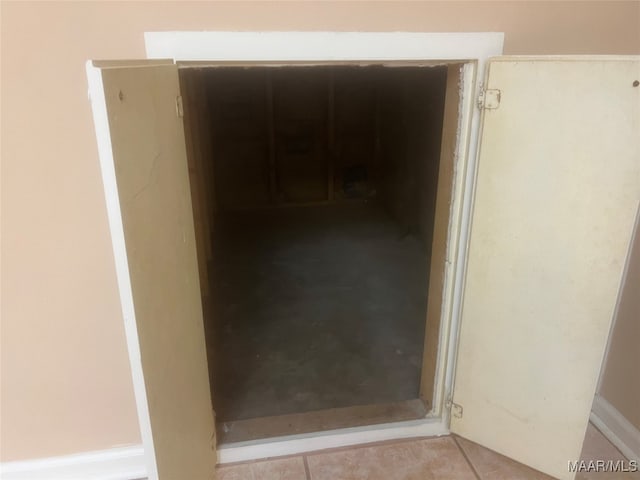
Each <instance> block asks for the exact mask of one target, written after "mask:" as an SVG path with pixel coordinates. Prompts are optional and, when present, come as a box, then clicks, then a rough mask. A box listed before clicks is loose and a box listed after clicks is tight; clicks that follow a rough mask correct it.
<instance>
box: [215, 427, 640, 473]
mask: <svg viewBox="0 0 640 480" xmlns="http://www.w3.org/2000/svg"><path fill="white" fill-rule="evenodd" d="M582 458H583V459H584V460H622V459H624V457H623V456H622V454H621V453H620V452H619V451H618V450H617V449H616V448H615V447H614V446H613V445H611V443H609V441H608V440H607V439H606V438H605V437H604V436H603V435H602V434H601V433H600V432H599V431H598V430H597V429H596V428H595V427H594V426H593V425H591V424H590V425H589V429H588V430H587V434H586V436H585V442H584V446H583V451H582ZM217 473H218V476H217V480H431V479H451V480H467V479H468V480H489V479H491V480H503V479H504V480H549V479H551V477H549V476H547V475H544V474H542V473H540V472H537V471H535V470H532V469H530V468H528V467H526V466H524V465H522V464H519V463H517V462H514V461H512V460H509V459H508V458H505V457H503V456H502V455H498V454H497V453H494V452H492V451H490V450H487V449H486V448H483V447H481V446H479V445H477V444H475V443H473V442H470V441H468V440H465V439H463V438H460V437H454V436H449V437H439V438H426V439H417V440H398V441H394V442H385V443H379V444H375V445H362V446H355V447H350V448H341V449H335V450H327V451H319V452H313V453H309V454H306V455H298V456H292V457H286V458H277V459H272V460H264V461H254V462H247V463H239V464H234V465H222V466H219V467H218V469H217ZM592 479H598V480H637V479H640V473H617V474H606V473H605V474H602V473H590V474H579V475H578V476H577V477H576V480H592Z"/></svg>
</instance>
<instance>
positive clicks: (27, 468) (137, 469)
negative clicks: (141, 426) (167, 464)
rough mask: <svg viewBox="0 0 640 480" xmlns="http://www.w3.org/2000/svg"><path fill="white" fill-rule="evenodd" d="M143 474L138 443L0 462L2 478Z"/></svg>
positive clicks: (101, 478) (88, 479)
mask: <svg viewBox="0 0 640 480" xmlns="http://www.w3.org/2000/svg"><path fill="white" fill-rule="evenodd" d="M146 476H147V469H146V466H145V461H144V449H143V447H142V445H133V446H131V447H120V448H111V449H109V450H100V451H95V452H86V453H78V454H74V455H65V456H60V457H51V458H38V459H35V460H23V461H16V462H5V463H1V464H0V478H2V480H134V479H139V478H145V477H146Z"/></svg>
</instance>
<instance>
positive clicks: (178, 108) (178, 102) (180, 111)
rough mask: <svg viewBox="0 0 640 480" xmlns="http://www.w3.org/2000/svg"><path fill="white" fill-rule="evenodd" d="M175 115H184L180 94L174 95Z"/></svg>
mask: <svg viewBox="0 0 640 480" xmlns="http://www.w3.org/2000/svg"><path fill="white" fill-rule="evenodd" d="M176 115H177V116H178V117H180V118H182V117H184V107H183V106H182V95H178V96H177V97H176Z"/></svg>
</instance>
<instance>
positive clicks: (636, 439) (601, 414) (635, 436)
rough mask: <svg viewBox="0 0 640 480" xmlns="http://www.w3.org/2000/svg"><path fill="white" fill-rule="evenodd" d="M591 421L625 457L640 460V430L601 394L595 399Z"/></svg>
mask: <svg viewBox="0 0 640 480" xmlns="http://www.w3.org/2000/svg"><path fill="white" fill-rule="evenodd" d="M591 422H592V423H593V424H594V425H595V426H596V427H597V428H598V430H600V431H601V432H602V434H603V435H604V436H605V437H607V439H608V440H609V441H610V442H611V443H613V444H614V445H615V446H616V447H617V448H618V450H620V452H621V453H622V454H623V455H624V456H625V457H627V458H628V459H629V460H637V461H640V430H638V429H637V428H636V427H635V426H633V425H632V424H631V423H630V422H629V421H628V420H627V419H626V418H625V417H624V416H623V415H622V414H621V413H620V412H619V411H618V410H617V409H616V408H615V407H614V406H613V405H611V404H610V403H609V402H608V401H607V400H605V399H604V398H603V397H601V396H600V395H596V396H595V399H594V401H593V407H592V409H591Z"/></svg>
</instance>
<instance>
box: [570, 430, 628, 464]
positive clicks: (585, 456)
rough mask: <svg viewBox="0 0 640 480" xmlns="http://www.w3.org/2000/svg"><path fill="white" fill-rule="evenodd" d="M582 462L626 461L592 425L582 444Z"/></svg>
mask: <svg viewBox="0 0 640 480" xmlns="http://www.w3.org/2000/svg"><path fill="white" fill-rule="evenodd" d="M580 459H582V460H624V456H623V455H622V454H621V453H620V451H619V450H618V449H617V448H616V447H614V446H613V445H612V444H611V442H609V440H607V439H606V437H605V436H604V435H602V433H600V430H598V429H597V428H596V427H594V426H593V425H592V424H591V423H589V426H588V427H587V433H586V435H585V436H584V443H583V444H582V455H580Z"/></svg>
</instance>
